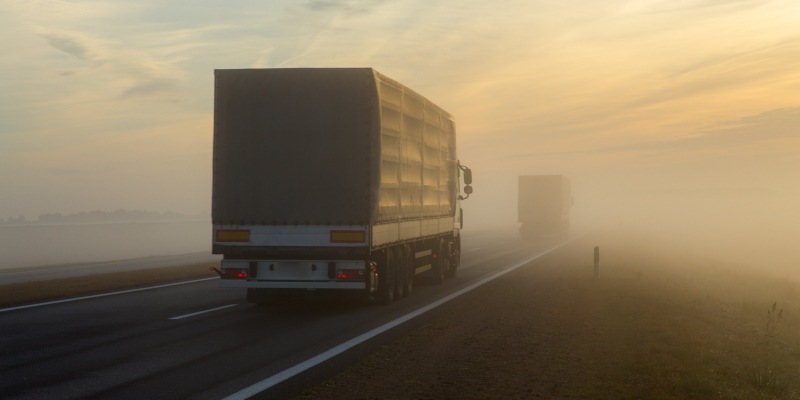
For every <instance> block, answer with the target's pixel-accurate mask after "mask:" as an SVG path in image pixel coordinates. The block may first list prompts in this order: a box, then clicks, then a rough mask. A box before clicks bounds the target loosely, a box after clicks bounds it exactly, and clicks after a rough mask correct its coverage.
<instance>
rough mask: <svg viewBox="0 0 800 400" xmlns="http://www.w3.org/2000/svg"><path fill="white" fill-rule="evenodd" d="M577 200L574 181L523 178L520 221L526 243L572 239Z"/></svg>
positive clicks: (519, 201) (520, 196) (565, 178)
mask: <svg viewBox="0 0 800 400" xmlns="http://www.w3.org/2000/svg"><path fill="white" fill-rule="evenodd" d="M572 205H573V199H572V192H571V189H570V181H569V179H568V178H567V177H565V176H562V175H525V176H520V177H519V199H518V213H517V214H518V219H519V222H520V223H521V224H522V225H521V226H520V228H519V229H520V235H521V236H522V237H523V238H524V239H535V238H537V237H544V236H551V237H553V236H554V237H564V236H567V235H569V227H570V210H571V209H572Z"/></svg>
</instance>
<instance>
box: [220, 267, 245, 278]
mask: <svg viewBox="0 0 800 400" xmlns="http://www.w3.org/2000/svg"><path fill="white" fill-rule="evenodd" d="M221 277H222V279H247V268H225V269H223V270H222V275H221Z"/></svg>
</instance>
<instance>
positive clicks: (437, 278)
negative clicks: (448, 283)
mask: <svg viewBox="0 0 800 400" xmlns="http://www.w3.org/2000/svg"><path fill="white" fill-rule="evenodd" d="M446 272H447V254H446V253H445V247H444V241H443V240H440V241H439V249H438V250H436V260H435V261H434V267H433V282H434V283H436V284H437V285H441V284H442V283H444V276H445V273H446Z"/></svg>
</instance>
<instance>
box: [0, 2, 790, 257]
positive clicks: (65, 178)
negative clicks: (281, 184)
mask: <svg viewBox="0 0 800 400" xmlns="http://www.w3.org/2000/svg"><path fill="white" fill-rule="evenodd" d="M798 27H800V2H797V1H795V0H774V1H770V0H631V1H627V0H626V1H623V0H608V1H602V2H599V1H594V0H525V1H500V2H485V1H461V0H459V1H456V0H420V1H415V0H412V1H402V2H400V1H381V0H365V1H359V0H351V1H327V0H313V1H281V0H272V1H269V2H264V1H224V2H223V1H210V0H200V1H177V0H176V1H169V2H166V1H148V0H143V1H136V2H130V1H113V0H103V1H99V0H96V1H78V0H75V1H66V0H24V1H22V0H2V1H0V37H2V40H0V52H2V54H3V56H2V57H0V76H2V79H0V218H16V217H19V216H24V217H25V218H26V219H28V220H35V219H36V218H37V217H38V216H39V215H41V214H44V213H52V212H59V213H63V214H69V213H76V212H81V211H91V210H109V211H110V210H116V209H120V208H123V209H129V210H149V211H161V212H163V211H173V212H179V213H184V214H206V213H209V212H210V207H211V199H210V192H211V153H212V135H213V131H212V123H213V116H212V112H213V109H212V106H213V70H214V69H218V68H270V67H373V68H375V69H377V70H378V71H380V72H382V73H383V74H385V75H388V76H389V77H392V78H394V79H396V80H398V81H400V82H402V83H404V84H405V85H407V86H409V87H411V88H412V89H414V90H415V91H417V92H419V93H421V94H423V95H424V96H426V97H427V98H428V99H430V100H431V101H433V102H434V103H436V104H438V105H439V106H441V107H442V108H444V109H445V110H447V111H449V112H450V113H451V114H453V115H454V117H455V119H456V126H457V131H458V147H459V158H460V159H461V162H462V163H463V164H465V165H468V166H469V167H471V168H472V169H473V171H474V177H475V183H474V187H475V193H474V194H473V195H472V197H471V198H470V199H469V200H468V201H466V202H465V204H464V208H465V214H466V219H467V223H466V227H470V224H472V226H473V227H488V226H495V225H507V224H514V223H516V183H517V177H518V176H519V175H528V174H564V175H567V176H569V177H570V178H571V180H572V184H573V192H574V197H575V208H574V214H575V216H576V218H578V219H581V218H582V219H584V220H587V221H589V220H590V221H593V223H594V222H598V221H600V222H602V223H611V224H620V225H625V224H642V225H647V226H650V227H661V226H663V227H664V229H667V228H674V229H676V231H678V232H680V231H682V230H683V231H686V232H687V234H690V233H695V234H698V232H703V233H704V234H709V232H711V231H709V230H708V227H709V226H713V227H715V228H717V229H721V230H724V231H738V232H741V237H739V239H737V240H740V241H744V242H747V241H750V240H752V238H751V237H752V236H756V237H758V239H757V240H756V241H758V240H761V241H763V242H764V243H767V242H769V244H770V246H772V247H770V248H776V246H779V247H783V246H788V245H791V243H796V241H797V239H800V230H799V229H798V228H797V227H798V226H800V211H798V207H797V204H800V28H798ZM632 217H633V218H632ZM794 235H797V236H794ZM731 243H732V242H730V241H729V242H728V243H727V245H730V244H731ZM737 243H738V242H737Z"/></svg>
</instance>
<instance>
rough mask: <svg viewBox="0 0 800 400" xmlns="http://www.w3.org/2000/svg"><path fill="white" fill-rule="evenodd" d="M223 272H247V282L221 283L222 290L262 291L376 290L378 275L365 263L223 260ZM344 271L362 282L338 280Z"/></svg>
mask: <svg viewBox="0 0 800 400" xmlns="http://www.w3.org/2000/svg"><path fill="white" fill-rule="evenodd" d="M220 267H221V270H222V271H223V273H224V271H226V270H228V269H235V270H244V271H247V276H246V278H240V279H220V281H219V287H224V288H258V289H346V290H370V291H373V290H374V288H375V287H376V282H377V272H376V270H375V268H372V265H371V264H370V263H368V262H366V261H364V260H222V262H221V265H220ZM342 270H347V271H360V277H359V278H358V279H352V278H350V279H338V278H337V275H338V272H340V271H342Z"/></svg>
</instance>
